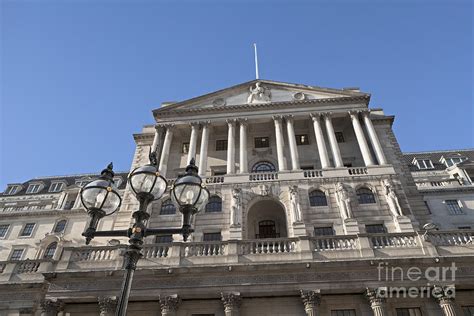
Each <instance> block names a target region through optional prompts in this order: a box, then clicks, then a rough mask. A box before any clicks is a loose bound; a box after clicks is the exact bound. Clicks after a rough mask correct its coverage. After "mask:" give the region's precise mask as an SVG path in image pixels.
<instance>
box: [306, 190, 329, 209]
mask: <svg viewBox="0 0 474 316" xmlns="http://www.w3.org/2000/svg"><path fill="white" fill-rule="evenodd" d="M309 204H310V205H311V206H327V205H328V201H327V198H326V194H325V193H324V192H323V191H320V190H313V191H311V192H310V193H309Z"/></svg>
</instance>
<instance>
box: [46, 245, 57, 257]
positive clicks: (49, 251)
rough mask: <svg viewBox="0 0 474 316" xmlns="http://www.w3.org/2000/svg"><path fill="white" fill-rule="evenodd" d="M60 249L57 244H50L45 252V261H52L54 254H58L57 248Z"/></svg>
mask: <svg viewBox="0 0 474 316" xmlns="http://www.w3.org/2000/svg"><path fill="white" fill-rule="evenodd" d="M57 247H58V243H57V242H52V243H50V244H49V246H48V248H46V250H45V251H44V255H43V258H44V259H52V258H53V256H54V253H55V252H56V248H57Z"/></svg>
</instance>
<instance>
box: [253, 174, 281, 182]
mask: <svg viewBox="0 0 474 316" xmlns="http://www.w3.org/2000/svg"><path fill="white" fill-rule="evenodd" d="M271 180H278V173H277V172H262V173H252V174H250V175H249V181H271Z"/></svg>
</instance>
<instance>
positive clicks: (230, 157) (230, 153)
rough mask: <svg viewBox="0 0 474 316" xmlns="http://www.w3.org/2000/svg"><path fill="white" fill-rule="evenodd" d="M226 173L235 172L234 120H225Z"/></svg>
mask: <svg viewBox="0 0 474 316" xmlns="http://www.w3.org/2000/svg"><path fill="white" fill-rule="evenodd" d="M227 126H228V134H227V174H234V173H235V120H227Z"/></svg>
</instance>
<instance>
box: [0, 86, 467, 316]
mask: <svg viewBox="0 0 474 316" xmlns="http://www.w3.org/2000/svg"><path fill="white" fill-rule="evenodd" d="M369 101H370V95H369V94H367V93H364V92H361V91H360V90H359V89H356V88H348V89H328V88H320V87H312V86H306V85H299V84H288V83H281V82H275V81H268V80H254V81H250V82H246V83H243V84H239V85H236V86H233V87H230V88H226V89H223V90H219V91H216V92H213V93H210V94H206V95H203V96H200V97H197V98H193V99H190V100H186V101H183V102H168V103H164V104H162V106H161V107H160V108H158V109H155V110H153V115H154V118H155V121H156V124H154V125H146V126H144V127H143V129H142V131H141V132H140V133H138V134H135V135H134V139H135V142H136V151H135V155H134V158H133V161H132V164H131V168H132V169H133V168H135V167H138V166H141V165H144V164H146V163H148V153H149V151H150V150H156V152H157V153H158V159H159V162H160V163H159V165H160V172H161V173H162V174H163V175H164V176H165V177H166V178H167V179H168V180H169V181H170V183H171V182H172V181H173V179H175V178H176V177H177V175H178V174H179V173H181V172H183V171H184V168H185V167H186V165H187V163H188V162H189V161H190V159H191V158H195V159H196V161H197V162H198V166H199V173H200V175H201V177H202V178H203V179H204V181H205V183H206V185H207V187H208V189H209V191H210V192H211V197H210V200H209V203H208V205H207V206H206V208H205V210H204V211H203V212H201V213H199V214H197V215H196V216H195V217H194V229H195V232H194V233H193V234H192V236H191V240H190V241H188V242H183V241H182V238H181V236H179V235H163V236H157V237H156V238H151V237H150V238H148V240H147V244H146V246H145V249H144V251H143V258H142V259H141V260H140V263H139V269H138V270H137V272H136V274H135V279H134V283H133V288H132V294H131V298H130V304H129V314H130V315H135V314H136V315H178V316H181V315H182V316H185V315H186V316H191V315H195V316H197V315H201V316H205V315H215V316H218V315H226V316H230V315H331V316H352V315H397V316H398V315H474V264H473V263H474V261H473V258H474V257H473V256H474V248H473V246H472V241H473V233H474V230H473V229H472V228H473V227H472V226H474V185H473V184H472V177H473V170H474V168H473V166H474V165H473V159H474V150H460V151H444V152H429V153H406V154H403V153H402V152H401V151H400V147H399V145H398V142H397V140H396V137H395V136H394V134H393V131H392V124H393V121H394V116H391V115H386V114H385V113H384V112H383V110H382V109H380V108H371V109H369ZM98 168H99V169H100V167H98ZM116 176H117V180H119V179H120V182H121V183H120V189H121V193H122V196H123V203H122V206H121V208H120V210H119V211H118V212H116V213H115V214H114V215H113V216H112V217H110V218H106V219H105V220H103V223H102V224H101V225H102V226H101V227H99V228H100V229H124V228H128V227H129V226H130V222H131V213H132V212H133V210H135V209H136V207H137V206H138V203H137V201H136V200H135V198H134V196H133V194H132V192H131V191H130V189H129V188H128V186H125V178H126V174H124V173H118V174H116ZM90 180H91V175H87V176H68V177H54V178H53V177H51V178H41V179H33V180H31V181H28V182H26V183H24V184H11V185H9V186H8V187H7V189H6V190H5V192H4V193H3V194H2V195H1V196H0V208H1V211H0V238H1V239H0V241H1V246H0V260H2V261H0V271H1V273H0V315H2V314H1V313H3V314H5V315H40V314H41V313H42V312H43V313H44V315H97V314H99V313H100V315H112V314H113V310H114V304H115V302H116V299H115V298H116V296H117V295H118V291H119V289H120V283H121V278H122V271H121V267H122V264H123V262H122V261H123V260H122V257H121V255H120V254H121V253H122V252H123V250H124V249H125V248H126V244H127V241H126V240H125V239H120V238H119V239H112V240H108V239H106V238H102V239H101V238H95V239H94V240H93V242H92V243H91V245H90V246H87V247H86V246H85V245H84V239H83V238H82V237H81V235H80V234H81V232H82V229H83V228H84V226H85V222H86V220H87V218H86V217H87V216H86V214H85V212H84V210H82V209H81V208H82V207H81V205H80V203H79V200H78V198H77V196H78V190H79V187H80V186H81V185H83V184H84V183H85V182H82V181H90ZM57 183H59V184H57ZM61 183H62V185H61ZM37 184H39V185H40V186H39V187H38V188H37V187H36V185H37ZM40 205H48V207H44V208H43V207H39V208H37V209H33V208H34V207H35V206H40ZM30 207H31V209H29V208H30ZM149 212H150V214H151V218H150V221H149V226H150V227H154V228H157V227H179V226H180V224H181V216H180V214H179V212H176V209H175V207H174V205H173V204H172V203H171V201H170V199H169V195H167V193H166V194H165V196H164V197H163V198H162V199H161V201H158V202H155V203H154V204H152V205H151V206H150V208H149ZM64 221H66V225H67V226H66V227H67V228H62V225H64V224H63V223H64ZM60 223H61V224H60ZM28 224H34V225H33V226H32V225H28ZM426 224H428V225H426ZM31 226H32V227H33V228H31ZM58 226H59V228H61V229H59V228H58ZM25 231H26V232H25ZM26 233H28V234H26ZM51 245H53V246H51ZM21 249H22V251H21V253H20V250H21ZM453 264H454V267H455V268H453V266H452V265H453ZM410 269H412V270H410ZM413 269H419V270H420V277H419V278H411V277H412V276H413V273H411V272H410V271H413ZM450 269H451V270H450ZM437 270H442V271H444V276H445V277H444V278H443V277H442V276H438V277H433V275H432V274H430V273H425V272H427V271H428V272H430V271H431V272H432V271H437ZM454 270H455V271H454ZM448 272H452V274H449V273H448ZM454 274H455V279H453V278H452V277H454ZM447 276H449V278H447ZM453 285H454V286H455V287H454V288H453ZM433 289H435V292H436V290H440V289H441V292H440V293H441V294H440V293H438V295H434V296H436V297H434V296H433V293H434V292H433V291H432V290H433ZM408 290H409V291H410V294H411V295H412V296H409V295H408V293H407V292H405V293H403V291H408ZM454 290H455V295H453V294H454V293H452V291H454ZM415 291H418V294H417V295H414V294H413V292H415ZM436 293H437V292H436ZM453 296H455V297H453Z"/></svg>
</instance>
